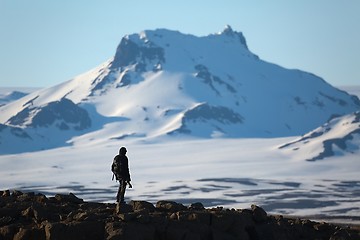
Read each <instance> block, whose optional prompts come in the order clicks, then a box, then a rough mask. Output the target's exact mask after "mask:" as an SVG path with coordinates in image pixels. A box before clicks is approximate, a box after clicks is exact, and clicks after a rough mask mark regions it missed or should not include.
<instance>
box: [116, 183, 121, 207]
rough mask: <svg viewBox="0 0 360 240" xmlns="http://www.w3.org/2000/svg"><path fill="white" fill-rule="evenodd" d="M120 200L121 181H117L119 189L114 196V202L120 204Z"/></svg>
mask: <svg viewBox="0 0 360 240" xmlns="http://www.w3.org/2000/svg"><path fill="white" fill-rule="evenodd" d="M120 200H121V180H120V181H119V188H118V192H117V194H116V202H120Z"/></svg>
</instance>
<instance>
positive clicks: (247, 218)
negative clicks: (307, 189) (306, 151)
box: [0, 190, 360, 240]
mask: <svg viewBox="0 0 360 240" xmlns="http://www.w3.org/2000/svg"><path fill="white" fill-rule="evenodd" d="M0 207H1V208H0V239H15V240H18V239H39V240H42V239H44V240H45V239H46V240H51V239H76V240H78V239H109V240H110V239H112V240H115V239H134V240H136V239H156V240H158V239H159V240H162V239H163V240H167V239H169V240H170V239H171V240H177V239H179V240H180V239H211V240H217V239H228V240H232V239H246V240H261V239H277V240H282V239H287V240H289V239H290V240H291V239H333V240H335V239H359V238H360V233H359V230H355V229H353V228H342V227H339V226H335V225H331V224H327V223H318V222H313V221H309V220H301V219H290V218H284V217H282V216H271V215H268V214H267V213H266V212H265V211H264V210H263V209H262V208H261V207H259V206H256V205H252V206H251V209H238V210H235V209H231V210H230V209H223V208H221V207H218V208H212V209H204V208H203V206H202V204H201V203H194V204H192V205H191V206H190V207H185V206H183V205H181V204H179V203H176V202H171V201H159V202H158V203H157V204H156V206H154V205H153V204H151V203H149V202H145V201H131V202H129V204H121V205H116V204H110V203H92V202H84V201H83V200H82V199H79V198H77V197H76V196H75V195H73V194H71V193H70V194H69V195H61V194H57V195H56V196H55V197H50V198H48V197H46V196H45V195H42V194H34V193H22V192H19V191H13V192H10V191H9V190H6V191H0Z"/></svg>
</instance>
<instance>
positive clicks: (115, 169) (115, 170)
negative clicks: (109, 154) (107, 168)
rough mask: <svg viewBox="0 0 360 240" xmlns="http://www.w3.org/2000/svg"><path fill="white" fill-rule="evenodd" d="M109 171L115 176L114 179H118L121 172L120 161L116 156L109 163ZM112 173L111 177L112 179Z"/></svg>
mask: <svg viewBox="0 0 360 240" xmlns="http://www.w3.org/2000/svg"><path fill="white" fill-rule="evenodd" d="M111 171H112V172H113V174H114V175H115V176H116V179H117V180H118V179H119V175H120V174H121V161H120V160H119V159H118V156H116V157H115V158H114V161H113V163H112V164H111ZM114 175H113V179H114Z"/></svg>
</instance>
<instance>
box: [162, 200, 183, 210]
mask: <svg viewBox="0 0 360 240" xmlns="http://www.w3.org/2000/svg"><path fill="white" fill-rule="evenodd" d="M156 208H157V209H159V210H160V211H168V212H178V211H182V210H186V207H185V206H184V205H182V204H180V203H176V202H173V201H158V202H157V203H156Z"/></svg>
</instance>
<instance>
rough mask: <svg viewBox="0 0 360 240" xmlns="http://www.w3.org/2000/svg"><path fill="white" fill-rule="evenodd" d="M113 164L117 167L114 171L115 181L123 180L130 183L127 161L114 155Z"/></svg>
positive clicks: (123, 156) (123, 157)
mask: <svg viewBox="0 0 360 240" xmlns="http://www.w3.org/2000/svg"><path fill="white" fill-rule="evenodd" d="M114 162H116V165H117V166H118V169H117V171H116V174H115V175H116V179H117V180H125V181H131V179H130V171H129V160H128V158H127V156H125V155H116V156H115V157H114Z"/></svg>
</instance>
